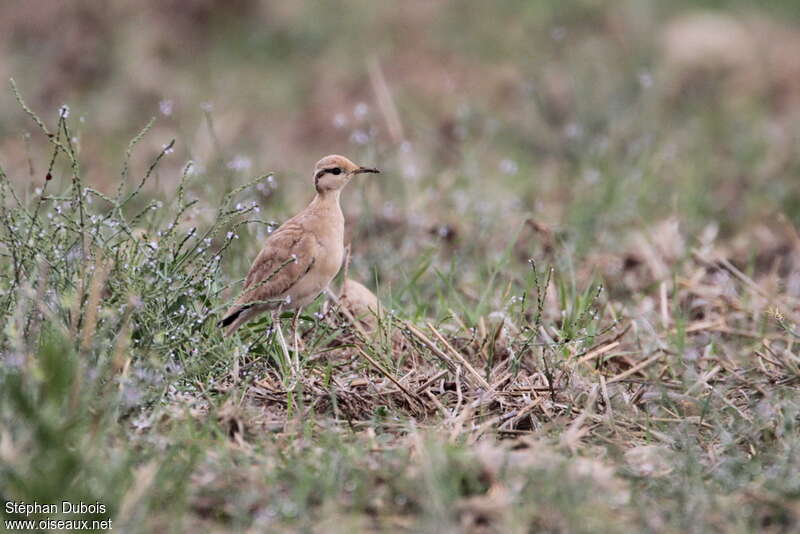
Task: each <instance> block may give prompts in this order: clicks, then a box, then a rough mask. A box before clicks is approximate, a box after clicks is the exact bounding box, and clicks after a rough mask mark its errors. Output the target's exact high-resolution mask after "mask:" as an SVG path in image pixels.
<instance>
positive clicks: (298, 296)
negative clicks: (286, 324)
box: [218, 154, 380, 350]
mask: <svg viewBox="0 0 800 534" xmlns="http://www.w3.org/2000/svg"><path fill="white" fill-rule="evenodd" d="M379 172H380V171H379V170H378V169H375V168H372V167H362V166H360V165H356V164H355V163H353V162H352V161H350V160H349V159H347V158H346V157H344V156H340V155H336V154H332V155H330V156H325V157H324V158H322V159H321V160H319V161H318V162H317V164H316V166H315V167H314V188H315V189H316V195H315V196H314V199H313V200H312V201H311V203H310V204H309V205H308V206H307V207H306V208H305V209H303V210H302V211H301V212H300V213H298V214H297V215H295V216H294V217H292V218H291V219H289V220H288V221H286V222H285V223H283V224H282V225H281V226H280V227H278V228H277V229H276V230H275V231H274V232H273V233H272V234H270V236H269V237H268V238H267V240H266V242H265V243H264V246H263V248H262V249H261V252H259V254H258V256H256V259H255V260H254V261H253V264H252V265H251V266H250V270H249V272H248V273H247V277H246V278H245V281H244V287H243V288H242V293H241V294H240V296H239V298H238V299H237V300H236V301H235V302H234V304H233V305H232V306H231V307H230V309H228V311H227V312H226V313H225V315H224V317H223V318H222V320H220V321H219V323H218V325H219V326H220V327H222V328H225V332H224V335H225V337H228V336H230V335H231V334H233V333H234V332H235V331H236V330H237V329H238V328H239V327H240V326H242V325H243V324H245V323H247V322H248V321H250V320H252V319H254V318H256V317H257V316H259V315H261V314H262V313H264V312H267V311H272V312H273V314H275V313H276V312H277V314H278V315H279V314H280V311H281V310H289V309H294V310H296V313H295V322H296V320H297V317H298V315H299V313H300V311H301V309H302V308H303V307H304V306H306V305H308V304H310V303H311V302H313V301H314V300H315V299H316V298H317V297H318V296H319V294H320V293H322V292H323V291H324V290H325V289H326V288H327V287H328V285H329V284H330V283H331V281H332V280H333V278H334V277H335V276H336V274H337V273H338V272H339V268H340V267H341V265H342V259H343V257H344V215H343V214H342V207H341V205H340V203H339V198H340V195H341V192H342V189H344V187H345V186H346V185H347V184H348V183H349V182H350V180H351V179H352V178H353V177H354V176H356V175H358V174H364V173H379ZM277 319H278V318H277V317H275V315H273V324H277ZM278 332H280V326H279V325H278ZM296 337H297V333H296V330H295V348H296V345H297V340H296ZM281 338H282V335H281ZM284 350H285V349H284Z"/></svg>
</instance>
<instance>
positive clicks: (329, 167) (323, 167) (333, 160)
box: [314, 154, 381, 193]
mask: <svg viewBox="0 0 800 534" xmlns="http://www.w3.org/2000/svg"><path fill="white" fill-rule="evenodd" d="M365 172H381V171H379V170H378V169H372V168H369V167H361V166H360V165H356V164H355V163H353V162H352V161H350V160H349V159H347V158H346V157H344V156H337V155H335V154H334V155H331V156H325V157H324V158H322V159H321V160H319V161H318V162H317V165H316V166H315V167H314V187H316V188H317V193H324V192H327V191H340V190H341V189H342V188H343V187H344V186H345V185H347V182H349V181H350V179H351V178H352V177H353V176H355V175H356V174H361V173H365Z"/></svg>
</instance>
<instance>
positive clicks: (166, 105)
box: [158, 98, 172, 117]
mask: <svg viewBox="0 0 800 534" xmlns="http://www.w3.org/2000/svg"><path fill="white" fill-rule="evenodd" d="M158 109H159V110H161V114H162V115H164V116H165V117H169V116H170V115H172V100H170V99H168V98H165V99H164V100H162V101H161V102H159V103H158Z"/></svg>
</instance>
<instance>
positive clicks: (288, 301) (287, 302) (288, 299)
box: [285, 295, 292, 304]
mask: <svg viewBox="0 0 800 534" xmlns="http://www.w3.org/2000/svg"><path fill="white" fill-rule="evenodd" d="M285 302H286V304H291V303H292V296H291V295H286V301H285Z"/></svg>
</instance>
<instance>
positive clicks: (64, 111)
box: [58, 104, 69, 119]
mask: <svg viewBox="0 0 800 534" xmlns="http://www.w3.org/2000/svg"><path fill="white" fill-rule="evenodd" d="M58 116H59V117H61V118H62V119H66V118H67V117H69V106H68V105H66V104H64V105H63V106H61V107H60V108H58Z"/></svg>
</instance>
